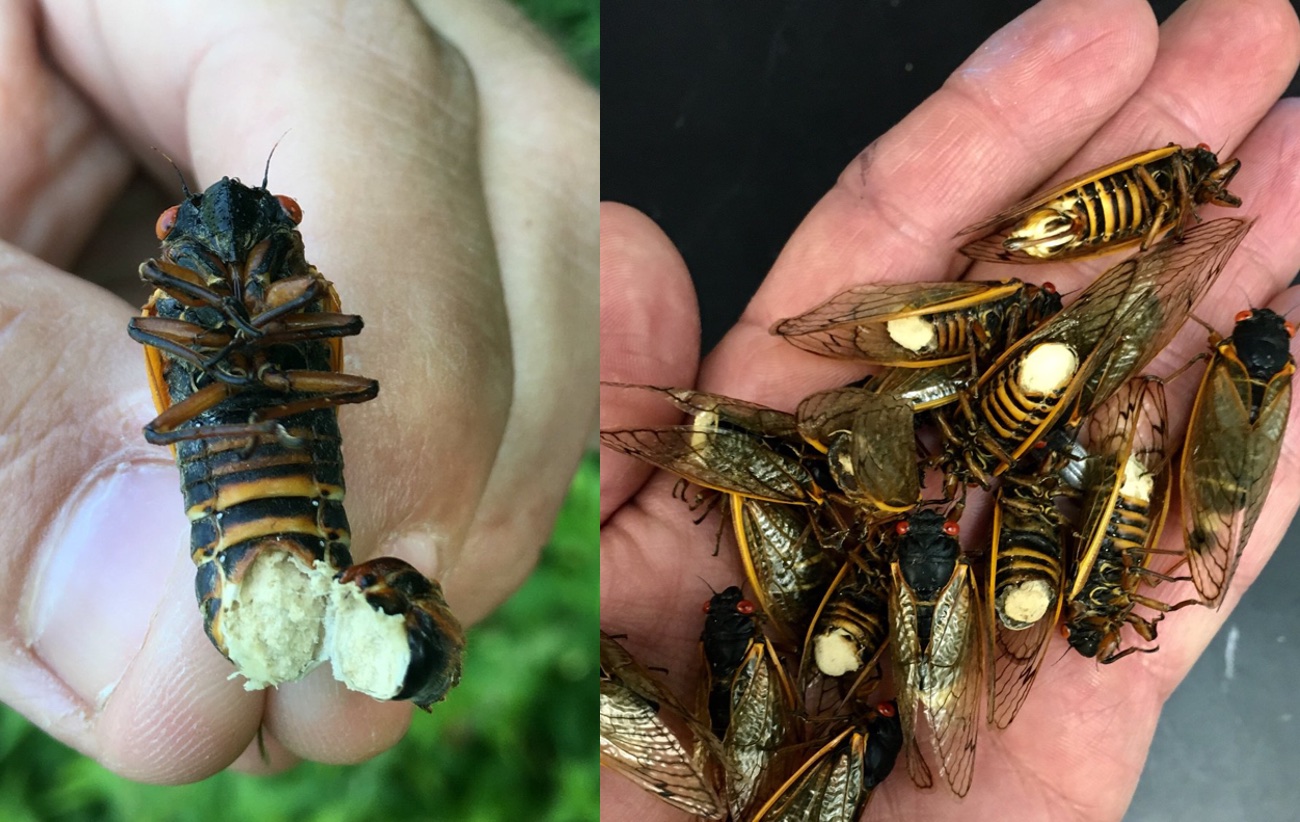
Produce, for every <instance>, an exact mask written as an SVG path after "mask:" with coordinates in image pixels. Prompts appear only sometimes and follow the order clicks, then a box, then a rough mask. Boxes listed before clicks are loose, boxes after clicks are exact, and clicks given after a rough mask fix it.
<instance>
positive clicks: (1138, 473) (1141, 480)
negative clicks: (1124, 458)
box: [1119, 456, 1156, 502]
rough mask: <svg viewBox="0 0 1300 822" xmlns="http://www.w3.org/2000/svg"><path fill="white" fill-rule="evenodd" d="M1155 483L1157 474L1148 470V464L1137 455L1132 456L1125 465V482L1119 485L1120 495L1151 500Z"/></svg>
mask: <svg viewBox="0 0 1300 822" xmlns="http://www.w3.org/2000/svg"><path fill="white" fill-rule="evenodd" d="M1155 485H1156V478H1155V475H1154V474H1152V473H1150V472H1149V471H1147V469H1146V466H1144V465H1143V464H1142V463H1141V462H1139V461H1138V459H1137V457H1135V456H1130V457H1129V458H1128V462H1127V463H1125V465H1124V482H1123V484H1121V485H1120V487H1119V493H1120V496H1124V497H1127V498H1129V499H1135V500H1140V501H1142V502H1150V501H1151V492H1152V490H1154V489H1155Z"/></svg>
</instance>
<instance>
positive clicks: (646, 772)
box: [600, 631, 727, 819]
mask: <svg viewBox="0 0 1300 822" xmlns="http://www.w3.org/2000/svg"><path fill="white" fill-rule="evenodd" d="M665 715H671V716H673V717H675V718H676V720H678V721H680V722H681V723H682V724H683V725H684V726H686V727H688V728H689V729H690V730H691V732H692V733H694V734H695V737H696V740H697V742H699V743H700V744H702V745H703V746H704V747H705V748H706V749H708V750H710V751H711V752H712V753H713V755H714V756H715V757H717V756H720V755H721V746H720V744H719V743H718V741H717V739H716V738H715V737H714V736H713V734H712V732H711V731H710V730H709V729H708V726H706V725H704V724H703V723H701V722H699V721H697V720H696V719H695V718H694V717H693V716H692V715H691V712H690V711H689V710H687V709H686V707H685V706H684V705H683V704H682V703H681V701H680V700H678V698H677V697H676V696H674V695H673V694H672V692H671V691H669V690H668V689H667V688H666V687H664V686H663V685H662V684H660V683H659V681H658V680H657V679H656V678H655V677H654V676H653V675H652V674H651V673H650V672H649V671H647V670H646V669H645V668H643V667H642V666H641V665H639V664H638V663H637V662H636V660H634V659H633V658H632V655H631V654H629V653H628V652H627V651H626V650H625V649H624V648H623V646H621V645H619V644H618V643H617V642H616V641H615V640H614V639H613V638H612V637H610V636H609V635H608V634H606V633H605V632H604V631H601V632H600V764H601V765H604V766H605V767H607V768H610V769H612V770H614V771H616V772H618V773H621V774H623V775H624V776H626V777H627V778H629V779H631V780H632V781H633V782H635V783H636V784H637V785H639V786H641V787H642V788H644V789H645V790H646V791H649V792H650V793H652V794H654V795H655V796H657V797H659V798H660V799H662V800H664V801H665V802H667V803H669V804H670V805H673V806H674V807H677V808H680V809H681V810H684V811H686V812H687V813H692V814H696V815H698V816H701V817H703V818H705V819H722V818H723V817H725V816H726V815H727V810H726V806H725V805H724V804H723V802H722V800H721V798H719V796H718V793H717V791H716V790H715V789H714V787H713V784H712V781H711V780H710V778H709V776H708V775H707V774H706V773H705V769H704V768H703V767H702V766H700V765H697V764H696V758H695V757H694V756H693V755H692V754H691V753H689V752H688V751H687V750H686V747H685V746H683V745H682V743H681V742H680V741H679V740H678V738H677V736H676V735H675V734H674V733H673V731H672V730H671V729H669V727H668V725H667V724H666V723H665V721H664V716H665Z"/></svg>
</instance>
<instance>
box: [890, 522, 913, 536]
mask: <svg viewBox="0 0 1300 822" xmlns="http://www.w3.org/2000/svg"><path fill="white" fill-rule="evenodd" d="M910 530H912V524H911V523H909V522H908V521H907V520H905V519H900V520H899V521H898V522H896V523H894V533H895V534H898V535H899V536H900V537H904V536H907V532H908V531H910Z"/></svg>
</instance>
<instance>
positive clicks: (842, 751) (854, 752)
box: [754, 702, 903, 822]
mask: <svg viewBox="0 0 1300 822" xmlns="http://www.w3.org/2000/svg"><path fill="white" fill-rule="evenodd" d="M902 747H903V729H902V726H901V724H900V722H899V718H898V709H897V706H896V705H895V704H893V703H891V702H886V703H882V704H880V705H878V706H876V709H875V710H874V711H871V712H870V713H869V714H868V715H867V716H866V717H864V718H863V719H861V720H859V721H858V722H857V723H855V724H853V725H850V726H849V727H847V728H845V729H844V730H842V731H840V732H839V733H837V734H836V735H835V736H833V737H832V738H831V739H830V741H829V742H827V743H826V744H825V745H823V746H822V747H821V748H820V749H819V750H818V751H817V752H816V753H814V754H813V755H812V756H811V757H809V758H808V760H807V761H805V762H804V763H803V764H802V765H800V766H799V769H798V770H797V771H795V773H794V775H793V776H791V777H790V778H789V779H788V780H786V782H785V784H783V785H782V786H781V787H780V788H779V789H778V790H777V791H776V793H774V794H773V795H772V797H771V798H770V799H768V800H767V802H766V803H764V805H763V807H762V808H760V809H759V811H758V813H757V814H756V815H755V816H754V822H857V820H858V819H859V818H861V816H862V812H863V811H864V810H865V809H866V807H867V802H868V801H869V800H870V799H871V794H872V791H874V790H875V788H876V786H877V785H879V784H880V783H881V782H883V781H885V777H887V776H889V774H890V773H891V772H892V771H893V770H894V762H895V761H896V760H897V758H898V752H899V750H900V749H901V748H902Z"/></svg>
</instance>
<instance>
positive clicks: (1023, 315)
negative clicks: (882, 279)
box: [772, 280, 1061, 368]
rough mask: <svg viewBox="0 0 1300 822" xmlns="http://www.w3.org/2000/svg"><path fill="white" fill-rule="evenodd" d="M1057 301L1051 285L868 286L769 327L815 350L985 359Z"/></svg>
mask: <svg viewBox="0 0 1300 822" xmlns="http://www.w3.org/2000/svg"><path fill="white" fill-rule="evenodd" d="M1060 307H1061V298H1060V296H1059V295H1058V294H1057V293H1056V289H1055V288H1053V287H1052V285H1051V284H1050V283H1047V284H1044V285H1042V286H1035V285H1030V284H1027V283H1023V282H1021V281H1020V280H1006V281H1003V282H992V283H989V282H969V281H958V282H940V283H898V284H893V285H864V286H858V287H857V288H851V289H849V290H848V291H845V292H842V293H840V294H837V295H835V296H834V297H831V298H830V299H829V300H827V301H826V302H824V303H822V304H821V305H819V306H817V307H816V308H814V309H812V310H811V311H808V312H807V313H804V314H801V315H799V316H798V317H791V318H789V319H785V320H781V321H780V322H778V323H776V324H775V325H774V326H772V333H773V334H777V335H780V336H782V337H784V338H785V339H786V341H787V342H789V343H791V344H792V345H794V346H797V347H798V348H802V349H804V350H805V351H811V352H813V353H814V354H822V355H824V356H828V357H838V358H840V359H850V360H861V361H862V362H869V363H878V364H880V365H893V366H898V367H905V368H929V367H932V366H936V365H943V364H945V363H954V362H961V361H966V362H971V363H978V362H982V361H984V360H985V359H987V358H988V357H989V356H990V354H991V353H993V352H995V351H997V350H1000V349H1001V347H1002V346H1004V345H1005V344H1006V342H1007V340H1009V339H1015V338H1016V337H1018V336H1020V335H1021V334H1023V333H1024V331H1025V330H1027V329H1029V328H1033V327H1034V326H1035V325H1037V324H1038V323H1039V322H1041V321H1042V319H1043V318H1044V317H1047V316H1050V315H1051V314H1054V313H1055V312H1056V311H1057V310H1059V309H1060Z"/></svg>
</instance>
